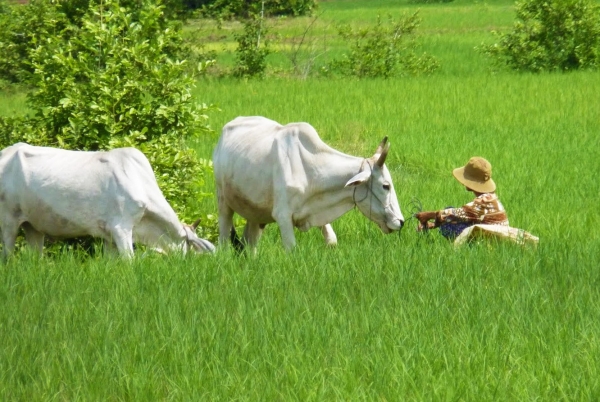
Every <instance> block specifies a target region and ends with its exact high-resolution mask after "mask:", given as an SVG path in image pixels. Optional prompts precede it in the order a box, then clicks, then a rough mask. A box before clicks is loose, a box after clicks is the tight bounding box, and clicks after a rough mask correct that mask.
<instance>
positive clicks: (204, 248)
mask: <svg viewBox="0 0 600 402" xmlns="http://www.w3.org/2000/svg"><path fill="white" fill-rule="evenodd" d="M199 223H200V219H198V220H196V222H194V223H193V224H191V225H183V229H184V230H185V243H186V248H187V249H188V250H189V249H190V248H191V249H192V250H193V251H195V252H197V253H214V252H215V246H214V245H213V244H212V243H211V242H209V241H208V240H205V239H201V238H199V237H198V236H197V235H196V228H197V227H198V224H199Z"/></svg>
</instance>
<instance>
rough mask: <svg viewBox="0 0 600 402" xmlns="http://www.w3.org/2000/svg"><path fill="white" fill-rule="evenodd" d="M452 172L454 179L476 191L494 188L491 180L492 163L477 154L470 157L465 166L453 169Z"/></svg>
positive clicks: (492, 189) (483, 191) (489, 191)
mask: <svg viewBox="0 0 600 402" xmlns="http://www.w3.org/2000/svg"><path fill="white" fill-rule="evenodd" d="M452 174H453V175H454V177H455V178H456V180H458V181H459V182H461V183H462V184H464V185H465V186H467V187H468V188H470V189H471V190H475V191H477V192H478V193H491V192H494V191H495V190H496V183H494V180H492V165H491V164H490V163H489V162H488V161H487V160H485V159H484V158H481V157H479V156H474V157H472V158H471V159H469V162H467V164H466V165H465V166H463V167H459V168H456V169H454V170H453V171H452Z"/></svg>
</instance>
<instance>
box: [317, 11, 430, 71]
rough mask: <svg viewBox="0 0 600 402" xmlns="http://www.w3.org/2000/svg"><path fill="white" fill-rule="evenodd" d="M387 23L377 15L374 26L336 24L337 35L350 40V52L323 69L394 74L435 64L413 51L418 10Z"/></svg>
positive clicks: (424, 69) (426, 69)
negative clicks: (397, 20) (337, 26)
mask: <svg viewBox="0 0 600 402" xmlns="http://www.w3.org/2000/svg"><path fill="white" fill-rule="evenodd" d="M388 20H389V21H388V22H389V24H388V25H384V24H383V23H382V22H381V18H379V17H378V18H377V23H376V25H375V26H374V27H370V28H364V29H360V30H353V29H351V28H350V27H348V26H342V27H341V28H340V31H339V33H340V35H341V36H342V38H344V40H345V41H346V42H349V43H351V48H350V52H349V53H347V54H344V55H343V57H342V58H341V59H336V60H334V61H333V62H331V63H330V64H329V65H328V66H327V67H326V69H325V72H327V73H329V72H333V73H340V74H342V75H348V76H356V77H360V78H363V77H385V78H388V77H391V76H394V75H398V74H428V73H432V72H433V71H435V70H436V69H437V68H438V67H439V64H438V62H437V61H436V60H435V59H434V58H433V57H431V56H428V55H426V54H423V55H420V56H419V55H417V54H416V44H415V42H414V40H413V38H412V36H413V34H414V31H415V30H416V28H417V27H418V25H419V22H420V21H419V19H418V13H414V14H412V15H411V16H409V17H407V18H404V19H402V20H400V21H399V22H395V21H394V20H393V19H392V17H389V18H388Z"/></svg>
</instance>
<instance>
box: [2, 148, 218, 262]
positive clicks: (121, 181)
mask: <svg viewBox="0 0 600 402" xmlns="http://www.w3.org/2000/svg"><path fill="white" fill-rule="evenodd" d="M195 225H197V223H196V224H195ZM195 225H192V226H188V225H185V224H182V223H181V222H180V221H179V219H178V218H177V215H176V213H175V211H173V209H172V208H171V206H170V205H169V203H168V202H167V200H166V199H165V197H164V196H163V194H162V192H161V191H160V188H159V187H158V184H157V182H156V178H155V176H154V172H153V171H152V167H151V166H150V163H149V162H148V159H146V157H145V156H144V154H143V153H141V152H140V151H139V150H137V149H135V148H120V149H114V150H112V151H108V152H80V151H67V150H63V149H56V148H48V147H35V146H31V145H28V144H24V143H18V144H15V145H13V146H10V147H8V148H5V149H4V150H2V151H1V152H0V228H1V229H2V240H3V243H4V257H5V258H6V257H7V256H8V255H10V254H11V253H12V252H13V250H14V246H15V239H16V237H17V234H18V231H19V228H20V227H22V228H23V229H24V231H25V239H26V240H27V243H29V245H30V246H32V247H34V248H35V249H37V250H39V252H40V253H41V252H42V249H43V246H44V236H45V235H48V236H52V237H56V238H72V237H80V236H87V235H90V236H94V237H100V238H102V239H104V244H105V246H106V248H107V249H108V250H114V247H115V246H116V248H117V250H118V251H119V253H120V254H122V255H124V256H126V257H131V256H132V254H133V241H134V239H135V241H137V242H140V243H143V244H146V245H148V246H150V247H155V248H158V249H160V250H175V249H178V250H181V251H183V252H184V253H185V252H187V251H188V250H189V249H192V250H194V251H197V252H214V250H215V247H214V246H213V245H212V244H211V243H210V242H208V241H207V240H204V239H200V238H198V236H196V234H195V229H196V227H195Z"/></svg>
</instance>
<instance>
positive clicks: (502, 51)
mask: <svg viewBox="0 0 600 402" xmlns="http://www.w3.org/2000/svg"><path fill="white" fill-rule="evenodd" d="M599 9H600V8H599V7H598V6H597V5H595V4H593V3H591V2H590V1H587V0H525V1H521V2H518V3H517V6H516V14H517V17H516V22H515V24H514V27H513V31H512V32H509V33H506V34H502V35H499V36H500V41H499V43H496V44H493V45H483V46H482V47H481V48H480V49H481V50H482V51H483V52H484V53H486V54H488V55H490V56H491V57H493V58H494V59H495V60H496V61H497V62H498V63H499V64H502V65H507V66H508V67H510V68H512V69H515V70H523V71H533V72H539V71H552V70H561V71H566V70H573V69H579V68H589V67H598V65H599V64H600V11H599Z"/></svg>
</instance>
